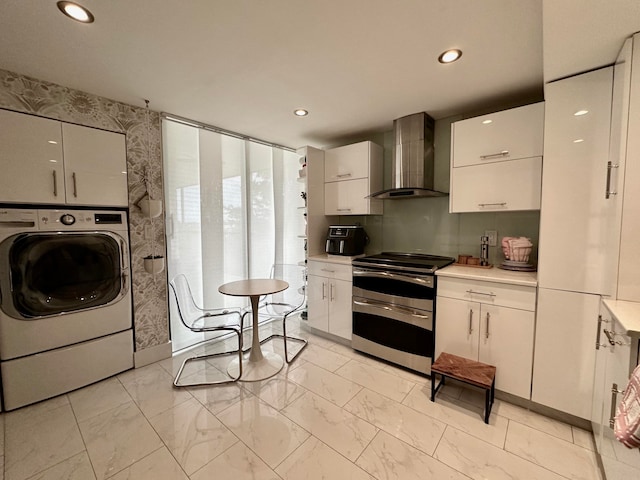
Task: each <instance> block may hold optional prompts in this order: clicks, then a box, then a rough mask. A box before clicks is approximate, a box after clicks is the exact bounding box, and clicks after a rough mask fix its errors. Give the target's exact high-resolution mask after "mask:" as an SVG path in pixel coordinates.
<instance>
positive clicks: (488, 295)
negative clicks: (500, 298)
mask: <svg viewBox="0 0 640 480" xmlns="http://www.w3.org/2000/svg"><path fill="white" fill-rule="evenodd" d="M467 293H468V294H469V295H486V296H487V297H495V296H496V294H495V293H493V292H489V293H485V292H476V291H475V290H467Z"/></svg>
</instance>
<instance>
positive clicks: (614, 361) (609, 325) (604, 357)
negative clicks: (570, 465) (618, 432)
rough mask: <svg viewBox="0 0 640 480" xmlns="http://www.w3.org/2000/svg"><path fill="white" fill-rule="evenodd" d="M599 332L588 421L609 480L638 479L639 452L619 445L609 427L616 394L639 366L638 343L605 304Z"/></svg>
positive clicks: (601, 314) (616, 405)
mask: <svg viewBox="0 0 640 480" xmlns="http://www.w3.org/2000/svg"><path fill="white" fill-rule="evenodd" d="M594 325H595V322H594ZM598 328H599V337H598V342H597V344H596V373H595V377H594V378H595V380H594V386H593V388H594V390H593V408H592V412H593V416H592V417H591V424H592V427H593V435H594V438H595V440H596V447H597V449H598V453H600V455H601V458H602V465H603V467H604V470H605V472H606V475H607V478H608V479H610V480H618V479H619V480H622V479H627V478H640V451H639V450H638V449H628V448H627V447H625V446H624V445H623V444H621V443H620V442H618V441H617V440H616V438H615V436H614V433H613V427H612V423H611V422H612V420H613V418H614V413H615V411H616V409H617V407H618V404H619V403H620V400H621V399H622V394H621V393H617V392H621V391H623V390H624V389H625V387H626V385H627V383H628V381H629V376H630V375H631V372H632V371H633V368H635V366H636V365H637V363H638V340H637V338H635V339H634V338H631V337H629V336H627V335H625V329H624V328H623V327H622V325H621V324H620V322H618V320H617V319H616V318H615V316H614V315H612V313H611V311H610V310H609V309H608V308H607V307H606V305H605V304H604V303H603V304H602V305H601V308H600V317H599V322H598ZM614 400H615V402H614ZM612 406H613V410H612Z"/></svg>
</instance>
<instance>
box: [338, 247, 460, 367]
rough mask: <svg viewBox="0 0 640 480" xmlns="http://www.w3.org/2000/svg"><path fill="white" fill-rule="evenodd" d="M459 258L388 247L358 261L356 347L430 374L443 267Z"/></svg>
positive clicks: (355, 277) (355, 268)
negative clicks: (439, 276)
mask: <svg viewBox="0 0 640 480" xmlns="http://www.w3.org/2000/svg"><path fill="white" fill-rule="evenodd" d="M454 261H455V259H453V258H450V257H440V256H435V255H424V254H419V253H397V252H383V253H380V254H378V255H371V256H368V257H363V258H358V259H355V260H354V261H353V338H352V342H351V346H352V347H353V348H354V349H355V350H359V351H361V352H364V353H368V354H371V355H373V356H376V357H379V358H383V359H385V360H388V361H390V362H393V363H396V364H399V365H403V366H405V367H407V368H410V369H412V370H416V371H418V372H422V373H426V374H430V373H431V363H432V360H433V352H434V339H435V336H434V328H435V311H434V309H435V298H436V277H435V275H434V273H435V271H436V270H437V269H438V268H442V267H445V266H447V265H449V264H451V263H453V262H454Z"/></svg>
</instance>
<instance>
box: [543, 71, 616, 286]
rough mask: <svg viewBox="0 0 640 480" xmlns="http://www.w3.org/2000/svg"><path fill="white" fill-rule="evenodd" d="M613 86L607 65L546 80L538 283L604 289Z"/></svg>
mask: <svg viewBox="0 0 640 480" xmlns="http://www.w3.org/2000/svg"><path fill="white" fill-rule="evenodd" d="M612 87H613V68H612V67H607V68H603V69H600V70H595V71H592V72H588V73H584V74H582V75H577V76H574V77H570V78H565V79H562V80H559V81H556V82H552V83H549V84H547V85H545V98H546V115H545V136H544V172H543V176H542V185H543V187H542V208H541V213H540V247H539V255H538V272H539V273H538V280H539V284H540V286H542V287H544V288H553V289H560V290H569V291H573V292H582V293H592V294H593V293H595V294H607V295H608V294H610V293H611V291H610V290H611V285H610V283H611V282H610V281H609V280H608V279H607V278H606V277H607V276H608V275H607V272H609V271H610V266H611V265H610V262H611V261H612V260H613V259H612V255H611V254H612V251H611V249H612V248H614V249H615V248H616V245H615V244H616V242H611V232H612V230H613V229H615V228H616V227H615V226H614V224H615V221H616V220H615V219H616V216H617V215H616V212H615V210H616V208H617V207H616V202H615V200H614V199H611V198H610V199H607V198H606V195H605V185H606V179H607V175H608V173H607V172H608V168H607V159H608V158H609V135H610V125H611V98H612ZM614 197H615V196H614ZM613 256H615V255H613Z"/></svg>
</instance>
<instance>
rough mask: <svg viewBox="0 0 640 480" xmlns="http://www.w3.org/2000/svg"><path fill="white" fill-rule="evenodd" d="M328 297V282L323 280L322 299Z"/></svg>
mask: <svg viewBox="0 0 640 480" xmlns="http://www.w3.org/2000/svg"><path fill="white" fill-rule="evenodd" d="M325 298H327V284H326V283H325V282H322V300H324V299H325Z"/></svg>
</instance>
